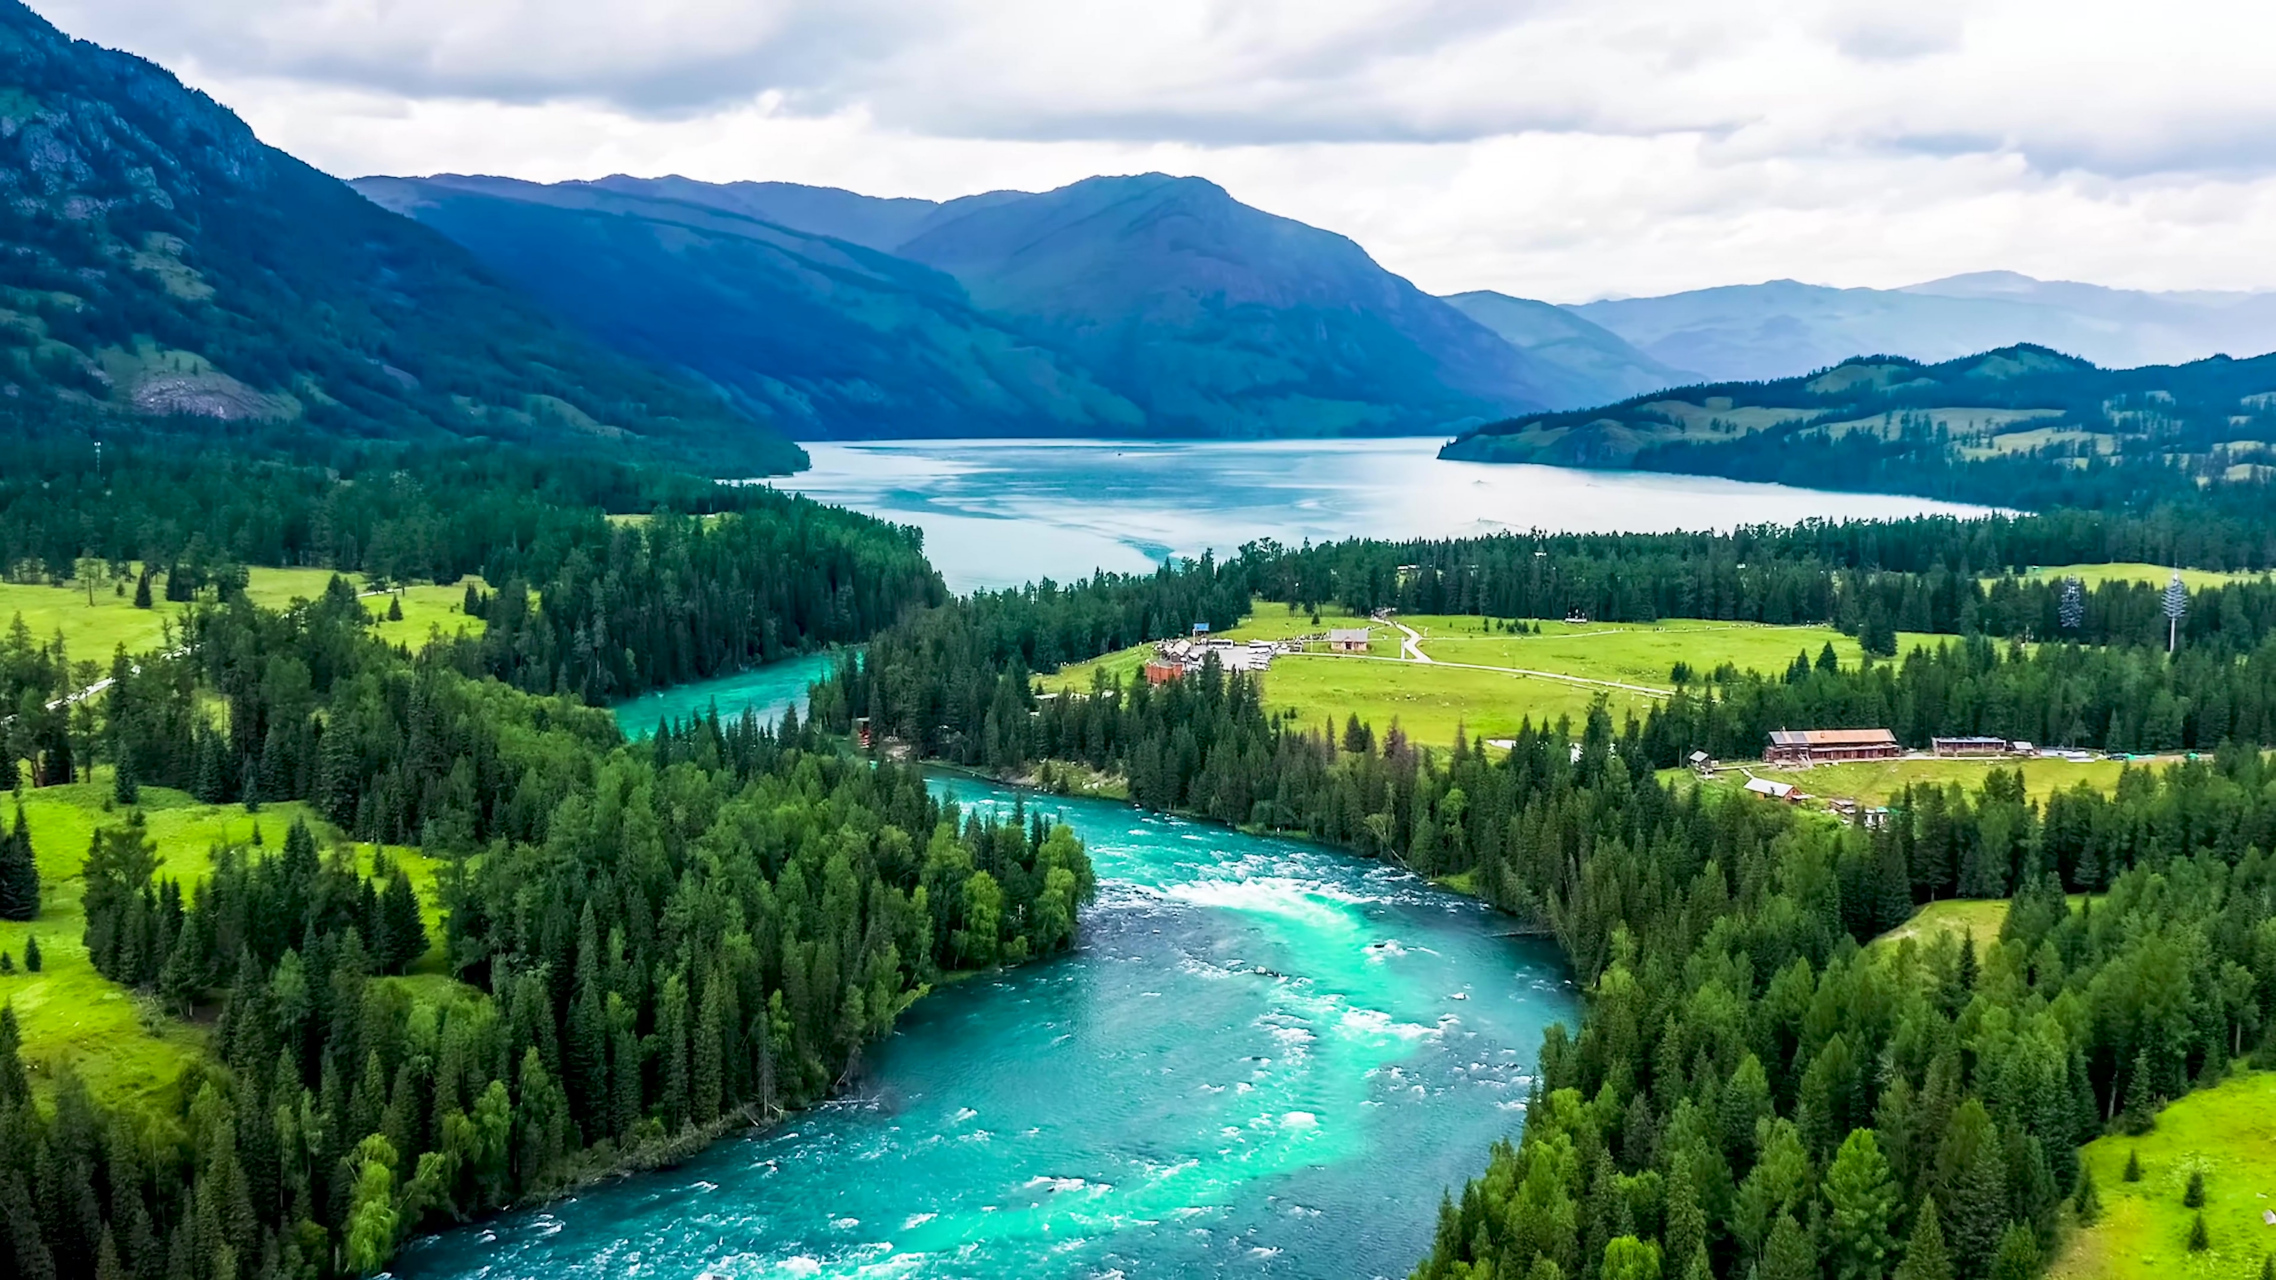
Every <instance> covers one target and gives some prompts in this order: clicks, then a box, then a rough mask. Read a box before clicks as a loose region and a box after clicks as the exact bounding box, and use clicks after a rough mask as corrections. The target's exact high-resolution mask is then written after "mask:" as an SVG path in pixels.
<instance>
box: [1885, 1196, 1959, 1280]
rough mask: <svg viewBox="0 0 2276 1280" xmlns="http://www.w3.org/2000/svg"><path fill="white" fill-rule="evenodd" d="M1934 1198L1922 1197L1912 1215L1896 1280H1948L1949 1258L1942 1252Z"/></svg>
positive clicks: (1950, 1265)
mask: <svg viewBox="0 0 2276 1280" xmlns="http://www.w3.org/2000/svg"><path fill="white" fill-rule="evenodd" d="M1940 1217H1941V1215H1939V1214H1938V1212H1937V1208H1936V1197H1934V1196H1923V1197H1921V1201H1920V1208H1919V1210H1917V1211H1916V1212H1915V1213H1914V1214H1913V1228H1912V1238H1911V1239H1910V1240H1908V1241H1906V1242H1905V1260H1904V1261H1903V1262H1901V1263H1899V1264H1897V1275H1896V1280H1952V1255H1951V1254H1949V1253H1947V1252H1946V1251H1945V1249H1944V1227H1943V1225H1942V1223H1941V1221H1940Z"/></svg>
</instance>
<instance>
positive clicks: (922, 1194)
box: [396, 660, 1578, 1280]
mask: <svg viewBox="0 0 2276 1280" xmlns="http://www.w3.org/2000/svg"><path fill="white" fill-rule="evenodd" d="M807 665H808V667H809V668H810V669H818V666H819V663H818V662H816V661H815V660H808V663H807ZM793 674H794V673H793V672H791V671H789V670H776V669H772V668H770V669H766V670H763V671H761V672H754V673H751V674H750V675H747V676H741V677H734V678H732V679H731V680H730V681H725V682H712V683H711V684H710V685H708V686H698V687H695V688H691V689H688V690H683V691H680V692H679V693H678V694H676V695H674V698H675V701H674V702H673V703H672V704H671V705H670V706H665V705H664V704H663V703H662V702H661V701H660V700H659V701H657V702H653V703H651V704H649V705H646V706H630V707H626V708H623V712H624V716H625V721H626V724H627V727H628V728H630V729H632V730H633V731H634V732H638V731H639V730H640V729H641V728H644V727H653V725H654V723H655V717H656V714H657V713H658V712H663V713H665V714H686V713H687V712H690V711H695V710H701V709H703V708H705V707H707V706H711V705H717V706H718V708H719V710H720V711H721V712H722V713H725V714H735V713H738V712H739V711H740V710H741V707H742V704H743V701H744V700H745V699H748V700H750V701H751V702H753V703H754V704H757V705H760V706H761V707H762V709H767V710H771V711H779V709H780V706H781V705H783V704H785V703H787V702H788V701H790V700H792V698H793V697H794V696H795V695H794V693H793V692H791V690H793V689H794V688H795V686H796V681H795V680H794V679H792V678H791V676H792V675H793ZM937 786H938V788H939V790H940V792H941V793H942V794H943V795H944V796H947V797H949V798H952V799H954V800H956V801H958V802H959V803H961V804H963V805H966V806H994V807H1002V806H1008V805H1011V804H1013V803H1014V801H1015V798H1024V801H1025V803H1027V804H1028V805H1030V806H1032V807H1034V808H1038V809H1040V810H1042V811H1043V812H1046V813H1050V814H1054V815H1056V816H1057V817H1058V818H1059V819H1060V820H1062V821H1065V822H1068V823H1070V824H1072V825H1073V826H1074V828H1075V830H1076V831H1077V833H1078V834H1080V835H1081V836H1082V838H1083V840H1084V842H1085V843H1086V844H1087V845H1088V846H1089V849H1090V853H1091V857H1092V859H1093V860H1094V862H1095V863H1096V865H1097V869H1098V873H1099V877H1100V881H1101V887H1100V892H1099V896H1098V900H1097V902H1096V903H1094V904H1093V905H1092V906H1091V907H1090V908H1089V910H1088V912H1087V913H1086V915H1085V916H1084V918H1083V935H1082V941H1081V945H1080V947H1079V948H1078V949H1077V950H1076V951H1075V952H1074V953H1073V954H1071V955H1068V956H1064V957H1061V958H1058V959H1054V960H1050V961H1046V962H1043V963H1039V964H1035V965H1030V966H1028V967H1025V968H1021V969H1016V970H1011V971H1006V972H1002V973H997V974H991V975H986V976H983V977H979V978H976V979H972V980H969V981H966V982H963V983H959V984H955V985H952V986H949V987H947V988H944V989H942V990H938V991H935V992H934V993H933V994H931V995H930V996H928V997H926V998H925V999H923V1000H921V1001H919V1002H918V1003H917V1004H916V1006H915V1007H914V1008H912V1009H911V1010H910V1011H909V1013H908V1014H906V1015H905V1016H904V1017H903V1018H902V1020H901V1023H900V1025H899V1028H898V1029H897V1030H896V1032H895V1033H894V1034H893V1035H892V1036H891V1037H890V1038H889V1039H887V1040H886V1041H884V1042H883V1043H881V1044H879V1045H877V1046H876V1047H875V1048H874V1049H873V1051H872V1052H871V1053H870V1055H869V1057H868V1060H867V1062H866V1063H865V1065H864V1069H863V1072H862V1075H861V1078H860V1079H859V1081H858V1082H857V1083H856V1084H855V1086H854V1087H852V1088H851V1089H850V1090H849V1091H848V1092H847V1094H846V1096H844V1097H843V1098H842V1099H840V1100H839V1101H837V1102H834V1103H831V1104H829V1105H827V1106H824V1107H822V1108H820V1109H818V1110H816V1111H812V1112H809V1113H806V1114H803V1115H797V1116H793V1117H791V1118H790V1119H789V1120H787V1121H786V1122H785V1123H784V1124H782V1125H781V1126H780V1127H778V1128H776V1129H775V1130H772V1131H770V1132H766V1133H759V1134H753V1135H750V1136H746V1137H741V1138H736V1139H731V1140H728V1141H725V1142H722V1143H720V1144H718V1145H716V1146H714V1147H713V1148H711V1149H710V1150H709V1151H706V1152H705V1153H703V1154H702V1155H700V1156H698V1157H696V1158H694V1159H692V1160H690V1161H688V1162H687V1163H685V1164H683V1165H680V1166H678V1167H677V1168H674V1169H670V1170H666V1171H663V1172H658V1173H650V1174H642V1175H637V1176H632V1177H627V1178H622V1179H618V1180H615V1181H612V1182H608V1183H604V1184H602V1185H600V1186H598V1187H595V1188H591V1189H588V1190H586V1191H584V1192H581V1193H580V1194H578V1195H576V1196H574V1197H571V1198H568V1199H565V1200H562V1201H560V1202H558V1203H555V1204H552V1205H549V1206H547V1207H545V1208H543V1209H541V1210H534V1211H529V1212H524V1213H521V1214H516V1215H511V1216H508V1217H504V1218H501V1219H497V1220H494V1221H491V1222H488V1223H484V1224H480V1225H476V1226H472V1227H467V1228H462V1229H460V1230H457V1231H453V1232H448V1233H445V1234H443V1235H440V1236H436V1237H433V1238H430V1239H427V1240H424V1241H421V1242H419V1243H417V1244H415V1245H413V1246H412V1247H410V1248H409V1249H407V1250H406V1251H405V1253H404V1255H403V1256H402V1257H401V1259H400V1260H399V1261H398V1263H397V1268H396V1274H397V1275H399V1276H402V1277H405V1278H406V1280H410V1278H417V1280H461V1278H463V1280H477V1278H481V1280H570V1278H572V1277H576V1278H582V1277H603V1276H608V1277H616V1276H655V1277H667V1278H681V1277H684V1278H686V1280H699V1278H701V1277H737V1278H742V1277H761V1276H767V1277H772V1276H897V1277H957V1278H959V1280H961V1278H965V1277H974V1278H979V1277H988V1278H993V1277H1036V1278H1039V1280H1040V1278H1044V1277H1085V1278H1087V1277H1116V1276H1120V1277H1129V1278H1130V1280H1138V1278H1139V1277H1157V1276H1159V1277H1187V1276H1197V1277H1198V1276H1226V1277H1249V1276H1254V1277H1313V1276H1317V1277H1343V1276H1351V1277H1367V1276H1399V1275H1404V1274H1405V1273H1406V1271H1407V1270H1408V1268H1410V1267H1411V1266H1412V1265H1413V1263H1414V1262H1415V1260H1416V1258H1417V1257H1418V1256H1419V1255H1420V1253H1421V1252H1422V1251H1423V1250H1424V1249H1426V1248H1427V1247H1428V1243H1429V1239H1430V1233H1431V1230H1432V1227H1433V1224H1434V1222H1435V1220H1436V1214H1437V1208H1438V1201H1439V1195H1440V1192H1441V1190H1442V1189H1444V1188H1446V1187H1448V1186H1450V1185H1455V1186H1458V1185H1459V1184H1460V1182H1461V1180H1462V1179H1463V1178H1464V1177H1466V1176H1468V1175H1470V1174H1471V1173H1473V1172H1475V1171H1476V1170H1477V1168H1478V1167H1479V1165H1480V1164H1481V1162H1482V1161H1483V1159H1484V1157H1485V1150H1486V1146H1487V1144H1488V1143H1489V1142H1491V1141H1492V1140H1493V1139H1494V1138H1496V1137H1499V1136H1503V1135H1514V1134H1515V1132H1516V1131H1517V1129H1518V1128H1519V1126H1520V1125H1521V1124H1522V1121H1523V1116H1524V1106H1525V1100H1526V1096H1527V1092H1528V1089H1529V1087H1530V1085H1531V1075H1530V1073H1531V1071H1532V1068H1533V1062H1534V1056H1535V1053H1536V1051H1537V1049H1538V1047H1539V1044H1540V1039H1541V1033H1542V1030H1543V1029H1544V1028H1545V1027H1546V1026H1547V1025H1548V1024H1549V1023H1551V1022H1553V1021H1564V1022H1567V1023H1568V1024H1570V1023H1572V1022H1573V1021H1574V1020H1575V1018H1576V1016H1577V1011H1578V1004H1577V998H1576V995H1575V993H1574V992H1573V990H1572V989H1571V987H1570V985H1569V983H1568V982H1567V981H1566V979H1565V976H1564V971H1563V968H1562V966H1561V964H1560V962H1559V959H1558V957H1557V954H1556V951H1555V949H1554V948H1553V947H1552V946H1550V945H1549V944H1547V943H1545V942H1543V941H1541V940H1539V939H1528V938H1517V937H1511V936H1509V932H1510V927H1511V926H1510V921H1509V920H1507V919H1506V918H1504V917H1500V916H1497V915H1495V914H1494V913H1492V912H1490V911H1487V910H1486V909H1484V908H1483V907H1481V906H1479V905H1478V904H1477V903H1476V902H1474V901H1471V900H1469V899H1466V898H1463V897H1460V896H1458V895H1455V894H1452V893H1448V892H1445V891H1443V890H1440V889H1438V888H1435V887H1433V886H1431V885H1429V884H1427V883H1425V882H1424V881H1422V880H1419V879H1417V878H1416V877H1414V876H1411V875H1409V874H1407V873H1405V872H1403V871H1399V870H1397V869H1395V868H1390V867H1386V866H1382V865H1379V864H1376V863H1372V862H1368V861H1365V860H1362V859H1358V858H1353V857H1348V856H1345V855H1343V854H1339V853H1335V852H1332V851H1330V850H1327V849H1323V848H1319V847H1317V846H1313V845H1308V844H1305V843H1302V842H1299V841H1293V840H1281V839H1268V838H1262V837H1257V836H1250V835H1244V834H1242V833H1240V832H1236V831H1229V830H1225V829H1222V828H1217V827H1210V826H1205V825H1201V824H1197V823H1189V822H1183V821H1178V820H1175V819H1168V818H1160V817H1153V816H1148V815H1144V814H1141V813H1139V812H1137V811H1136V810H1133V809H1130V808H1128V807H1126V806H1123V805H1118V804H1112V803H1108V802H1105V801H1093V800H1066V799H1058V798H1054V797H1048V796H1038V795H1033V794H1024V796H1022V795H1021V794H1020V793H1015V792H1013V791H1011V790H1009V789H1006V788H1003V787H998V786H994V785H991V784H987V783H983V782H978V781H974V780H970V779H967V778H963V777H957V776H945V775H944V776H942V777H941V778H940V779H939V780H938V782H937Z"/></svg>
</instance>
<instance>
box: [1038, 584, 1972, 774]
mask: <svg viewBox="0 0 2276 1280" xmlns="http://www.w3.org/2000/svg"><path fill="white" fill-rule="evenodd" d="M1319 617H1320V620H1319V621H1318V622H1317V623H1315V622H1313V621H1312V620H1311V615H1309V614H1304V613H1297V612H1294V611H1292V610H1290V609H1289V608H1288V607H1287V606H1286V605H1281V604H1269V603H1263V602H1259V604H1258V605H1257V607H1256V612H1255V613H1253V614H1251V615H1250V616H1249V617H1248V618H1246V619H1244V620H1243V621H1242V623H1241V625H1240V626H1238V627H1235V628H1233V629H1231V630H1228V631H1226V632H1224V633H1223V634H1224V636H1225V638H1227V639H1233V640H1250V639H1261V640H1280V639H1286V638H1289V637H1292V636H1298V635H1308V634H1312V633H1314V632H1318V631H1322V630H1326V629H1328V628H1333V627H1370V628H1371V629H1372V631H1373V635H1372V637H1371V639H1370V643H1369V649H1368V652H1369V655H1370V656H1371V657H1377V658H1395V657H1397V656H1398V655H1399V647H1400V646H1399V642H1400V635H1399V632H1398V631H1397V630H1396V629H1395V628H1392V627H1389V626H1385V625H1383V624H1381V623H1371V622H1370V621H1369V620H1368V619H1365V618H1359V617H1353V616H1350V615H1346V614H1328V613H1323V614H1321V615H1319ZM1400 620H1401V621H1402V622H1404V623H1406V624H1407V625H1408V626H1410V627H1413V628H1415V629H1416V630H1417V631H1421V632H1423V633H1424V634H1425V636H1426V639H1425V640H1424V642H1423V651H1424V652H1425V653H1427V654H1429V655H1430V656H1431V657H1432V658H1435V659H1437V660H1438V662H1439V663H1467V664H1473V665H1475V666H1490V667H1519V668H1524V669H1527V670H1531V671H1543V672H1551V673H1556V674H1561V675H1568V676H1574V677H1578V678H1580V679H1583V680H1599V681H1607V682H1611V683H1615V684H1630V685H1637V686H1641V687H1644V688H1648V689H1666V688H1669V687H1670V686H1671V684H1672V681H1671V679H1670V672H1671V671H1672V670H1673V668H1674V666H1675V664H1676V663H1677V662H1678V661H1682V662H1686V663H1689V664H1690V665H1691V667H1692V669H1693V670H1694V671H1696V672H1698V673H1699V676H1700V678H1701V679H1704V678H1705V677H1706V676H1707V675H1708V674H1709V673H1710V672H1712V671H1713V670H1715V668H1717V667H1718V666H1720V665H1722V664H1724V663H1729V664H1731V665H1732V666H1734V667H1737V668H1739V669H1741V670H1747V671H1763V672H1773V671H1783V670H1784V669H1785V668H1786V666H1787V664H1789V663H1791V662H1792V661H1793V660H1794V655H1796V654H1797V653H1806V654H1808V655H1809V656H1810V658H1811V659H1812V660H1815V659H1816V657H1817V655H1818V652H1819V650H1821V649H1823V648H1824V647H1825V646H1826V645H1827V644H1828V643H1831V644H1832V645H1833V646H1834V652H1835V653H1836V654H1837V655H1838V656H1839V657H1840V658H1841V660H1842V662H1843V663H1845V664H1849V665H1854V664H1856V663H1857V662H1859V661H1861V660H1862V658H1863V654H1862V653H1861V652H1860V651H1859V649H1858V647H1857V642H1856V641H1855V640H1853V639H1851V638H1850V637H1848V636H1845V635H1842V634H1841V633H1840V632H1838V631H1836V630H1834V629H1833V628H1831V627H1766V626H1760V625H1757V624H1751V623H1728V622H1703V621H1695V620H1674V621H1669V622H1664V623H1657V624H1628V623H1597V624H1584V625H1574V626H1568V625H1566V624H1565V623H1562V622H1546V623H1542V624H1541V628H1542V633H1541V634H1539V635H1510V634H1507V633H1504V632H1499V631H1496V630H1494V628H1493V625H1492V623H1491V622H1489V621H1488V620H1487V619H1484V618H1475V617H1464V616H1416V617H1407V618H1402V619H1400ZM1899 639H1900V640H1901V641H1902V643H1904V644H1905V645H1906V646H1907V647H1910V646H1911V645H1913V644H1915V643H1923V644H1935V643H1938V642H1940V641H1941V640H1942V639H1943V637H1940V636H1929V635H1912V634H1909V633H1908V634H1905V635H1902V636H1900V637H1899ZM1152 651H1153V646H1151V645H1140V646H1138V647H1136V648H1131V649H1125V650H1122V651H1121V652H1119V653H1114V654H1109V655H1107V656H1106V657H1104V658H1100V659H1098V660H1096V661H1093V662H1085V663H1078V664H1075V665H1073V666H1069V667H1067V668H1065V669H1064V670H1062V671H1060V672H1059V673H1058V674H1056V675H1052V676H1046V677H1044V678H1043V682H1042V683H1043V686H1044V688H1046V689H1049V690H1074V691H1078V692H1079V691H1082V690H1086V689H1088V688H1090V684H1091V677H1092V673H1093V672H1095V671H1100V670H1103V671H1105V672H1107V673H1108V674H1109V675H1111V676H1114V677H1116V678H1121V679H1128V678H1129V677H1131V676H1132V675H1134V674H1135V673H1136V672H1137V671H1138V669H1139V668H1140V667H1141V666H1143V665H1144V664H1145V661H1146V658H1147V656H1148V655H1149V654H1150V653H1152ZM1264 690H1265V705H1266V707H1267V708H1268V709H1270V710H1273V711H1283V712H1294V713H1295V715H1296V717H1297V718H1298V719H1299V720H1300V721H1301V722H1303V723H1305V724H1307V725H1317V724H1321V723H1323V722H1325V721H1328V720H1333V721H1334V722H1335V723H1336V724H1338V725H1341V724H1342V723H1343V722H1344V720H1345V718H1346V717H1348V716H1350V715H1352V714H1354V713H1357V714H1358V716H1359V717H1360V719H1362V720H1365V721H1367V722H1369V723H1371V724H1373V725H1374V726H1375V727H1376V729H1377V731H1378V732H1380V731H1382V730H1383V729H1384V728H1386V727H1388V726H1389V725H1390V723H1391V722H1392V721H1393V720H1394V719H1396V720H1397V721H1398V722H1399V726H1400V728H1401V729H1403V730H1404V731H1405V732H1406V734H1407V736H1408V737H1409V738H1410V739H1412V740H1414V741H1417V742H1421V743H1424V744H1427V745H1433V746H1439V745H1445V744H1448V743H1451V742H1452V741H1453V740H1454V732H1455V730H1456V728H1457V727H1466V728H1467V729H1468V731H1469V732H1470V734H1471V736H1473V737H1487V738H1498V737H1508V736H1510V735H1511V734H1514V733H1515V732H1517V729H1518V726H1519V725H1520V724H1521V723H1522V722H1524V721H1525V720H1527V719H1530V720H1532V722H1533V723H1535V724H1537V725H1538V724H1543V723H1551V724H1553V723H1555V722H1556V721H1557V720H1558V719H1560V718H1562V717H1567V716H1569V717H1571V718H1572V719H1573V721H1574V722H1575V723H1576V724H1578V723H1579V722H1580V721H1581V720H1582V719H1583V718H1584V717H1586V716H1587V714H1588V709H1589V706H1590V704H1591V703H1593V702H1594V701H1595V700H1596V698H1597V697H1598V696H1599V695H1600V694H1602V695H1603V696H1604V697H1605V698H1606V700H1607V703H1608V705H1609V706H1610V708H1611V710H1612V714H1613V717H1614V719H1615V720H1619V719H1622V718H1624V717H1626V716H1627V715H1629V714H1631V713H1633V714H1635V715H1638V716H1641V715H1643V714H1644V712H1645V711H1646V710H1647V709H1648V708H1649V707H1650V706H1651V704H1652V703H1653V701H1654V699H1653V698H1652V697H1651V696H1650V695H1648V694H1643V693H1637V692H1634V691H1631V690H1625V689H1608V688H1602V687H1599V686H1594V685H1587V684H1574V683H1570V682H1567V681H1563V680H1554V679H1544V678H1542V677H1539V676H1529V675H1517V674H1513V673H1510V672H1505V671H1478V670H1468V669H1464V668H1462V667H1451V666H1440V665H1424V664H1418V663H1396V662H1373V661H1359V660H1354V659H1353V658H1349V657H1339V656H1335V655H1319V656H1314V655H1305V656H1301V657H1298V656H1284V657H1281V658H1279V659H1277V660H1276V661H1274V663H1273V665H1272V670H1271V671H1270V672H1269V673H1268V674H1267V675H1266V676H1265V681H1264Z"/></svg>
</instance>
